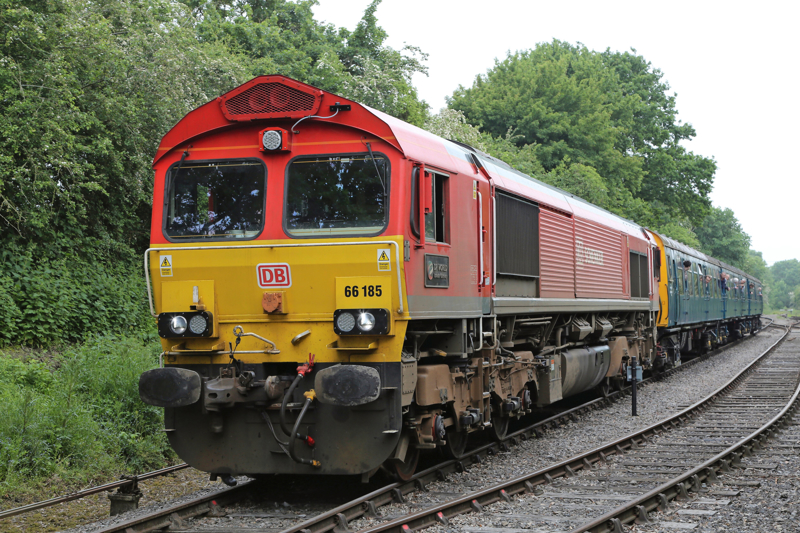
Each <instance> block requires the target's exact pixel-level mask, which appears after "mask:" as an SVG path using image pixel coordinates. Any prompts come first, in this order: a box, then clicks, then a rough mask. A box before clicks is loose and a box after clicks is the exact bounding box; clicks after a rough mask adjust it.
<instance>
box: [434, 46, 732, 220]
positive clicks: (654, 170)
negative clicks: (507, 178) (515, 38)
mask: <svg viewBox="0 0 800 533" xmlns="http://www.w3.org/2000/svg"><path fill="white" fill-rule="evenodd" d="M633 52H634V53H629V52H625V53H619V52H611V51H608V50H607V51H606V52H603V53H597V52H594V51H591V50H588V49H587V48H586V47H585V46H583V45H571V44H568V43H564V42H561V41H558V40H554V41H553V42H552V43H541V44H539V45H537V46H536V48H534V49H533V50H529V51H524V52H517V53H516V54H509V56H508V57H507V58H506V59H505V60H503V61H497V62H496V63H495V66H494V68H492V69H491V70H490V71H489V72H488V73H487V74H485V75H482V76H478V77H477V78H476V80H475V83H474V84H473V85H472V87H470V88H464V87H459V88H458V89H457V90H456V91H455V92H454V94H453V96H452V97H451V98H450V99H449V106H450V107H451V108H453V109H455V110H458V111H461V112H463V114H464V115H465V117H466V119H467V121H468V122H469V123H471V124H473V125H476V126H480V127H481V128H483V130H484V131H485V132H487V133H489V134H491V135H492V136H494V137H498V136H502V135H506V134H507V132H508V130H509V128H512V129H513V131H514V132H515V133H516V134H517V135H518V137H516V144H517V146H519V147H524V146H529V147H531V154H532V155H533V156H534V157H535V158H536V159H537V160H538V161H539V162H540V163H541V165H542V166H543V167H544V169H545V171H547V172H550V171H553V170H555V169H557V168H559V167H561V169H560V170H559V172H558V174H557V176H563V175H564V172H566V170H567V168H566V167H568V166H570V165H581V168H579V169H578V170H577V171H578V173H586V172H587V171H588V169H589V168H591V169H592V171H593V172H594V174H596V175H597V176H599V177H600V178H601V179H602V180H603V181H604V187H603V188H604V189H605V190H606V194H605V196H602V195H601V196H600V200H604V202H605V203H604V204H601V206H602V207H606V208H607V209H610V210H612V211H614V212H616V213H618V214H621V215H623V216H626V217H628V218H632V219H634V220H637V221H638V222H640V223H642V224H645V225H648V226H651V227H655V226H657V225H658V224H657V222H654V221H655V220H658V219H659V218H664V217H665V216H666V217H667V218H669V219H673V218H675V219H678V220H681V221H684V220H685V221H688V222H689V223H690V224H699V223H701V222H702V220H703V218H704V217H705V215H706V213H707V211H708V208H709V206H710V201H709V199H708V193H709V192H710V190H711V185H712V182H713V175H714V171H715V169H716V163H715V162H714V161H713V159H708V158H703V157H700V156H697V155H695V154H692V153H690V152H687V151H686V150H685V149H684V148H683V147H682V146H681V145H680V144H679V143H680V141H682V140H686V139H691V138H692V137H693V136H694V135H695V132H694V129H693V128H692V127H691V126H690V125H685V124H681V123H680V122H679V121H678V120H677V110H676V107H675V97H674V95H670V94H668V91H669V85H668V84H666V83H665V82H663V81H662V76H663V75H662V73H661V71H659V70H658V69H653V68H652V66H651V65H650V63H649V62H647V61H646V60H645V59H644V58H643V57H641V56H638V55H635V51H633ZM596 192H599V191H596ZM652 204H658V209H654V207H653V205H652ZM681 224H682V223H681ZM670 225H671V223H670V222H668V223H666V224H665V226H667V227H669V226H670Z"/></svg>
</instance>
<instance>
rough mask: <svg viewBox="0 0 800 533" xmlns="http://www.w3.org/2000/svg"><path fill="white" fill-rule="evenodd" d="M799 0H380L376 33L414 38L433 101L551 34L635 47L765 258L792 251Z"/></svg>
mask: <svg viewBox="0 0 800 533" xmlns="http://www.w3.org/2000/svg"><path fill="white" fill-rule="evenodd" d="M319 2H320V5H319V6H317V7H315V8H314V12H315V14H316V17H317V19H318V20H321V21H326V22H330V23H333V24H335V25H337V26H344V27H346V28H348V29H351V30H352V29H353V28H354V27H355V25H356V24H357V23H358V21H359V20H360V19H361V16H362V15H363V13H364V9H365V8H366V6H367V5H369V0H319ZM798 15H800V2H790V1H784V2H771V1H765V2H760V3H751V2H748V3H744V2H731V1H726V2H710V1H702V0H700V1H698V0H694V1H674V2H642V1H636V2H632V1H631V2H623V1H613V2H611V1H606V2H598V1H596V0H595V1H552V0H550V1H548V2H540V1H533V0H529V1H519V0H495V1H482V2H477V1H471V0H383V3H382V4H381V5H380V7H379V8H378V11H377V17H378V22H379V24H380V25H381V26H382V27H383V28H384V29H385V30H386V31H387V32H388V34H389V39H388V42H387V44H388V45H389V46H391V47H393V48H397V49H399V48H401V47H402V46H403V44H404V43H407V44H411V45H415V46H419V47H420V48H422V50H423V51H424V52H426V53H427V54H428V55H429V57H428V62H427V65H428V68H429V76H428V77H425V76H424V75H417V76H416V77H415V78H414V84H415V85H416V87H417V88H418V90H419V92H420V96H421V97H422V98H423V99H425V100H426V101H427V102H428V103H429V104H430V106H431V108H432V110H433V111H434V112H436V111H438V110H439V109H440V108H441V107H444V105H445V100H444V99H445V96H448V95H450V94H452V92H453V90H455V89H456V88H457V87H458V86H459V85H464V86H471V85H472V82H473V81H474V79H475V76H476V75H477V74H482V73H485V72H486V71H487V70H488V69H490V68H491V67H492V66H493V65H494V60H495V58H500V59H503V58H505V57H506V54H507V52H508V51H509V50H510V51H512V52H514V51H517V50H526V49H529V48H533V47H534V46H535V45H536V43H540V42H545V41H551V40H552V39H554V38H555V39H560V40H562V41H567V42H570V43H576V42H581V43H583V44H585V45H586V46H587V47H588V48H590V49H592V50H598V51H601V50H605V49H606V48H611V49H612V50H618V51H625V50H629V49H630V48H635V49H636V51H637V52H638V53H639V54H641V55H642V56H644V58H645V59H647V60H648V61H650V62H651V63H652V65H653V66H654V67H655V68H658V69H661V71H662V72H663V73H664V79H666V80H667V81H668V83H669V85H670V86H671V88H672V91H673V92H675V93H677V95H678V97H677V108H678V111H679V112H680V114H679V118H680V119H681V120H682V121H683V122H688V123H690V124H692V125H693V126H694V127H695V129H696V130H697V137H695V139H694V140H693V141H691V142H690V143H687V144H686V146H687V148H689V149H690V150H692V151H693V152H695V153H697V154H701V155H703V156H707V157H709V156H710V157H713V158H714V159H716V161H717V164H718V169H717V174H716V179H715V182H714V183H715V184H714V191H713V192H712V193H711V199H712V201H713V203H714V205H716V206H718V207H727V208H730V209H732V210H733V211H734V213H736V217H737V218H738V219H739V221H740V222H741V224H742V226H743V228H744V230H745V231H746V232H747V233H748V234H749V235H750V236H751V237H752V247H753V249H755V250H758V251H761V252H763V254H764V259H766V261H767V263H769V264H772V263H774V262H776V261H781V260H784V259H792V258H800V184H798V178H799V177H800V176H799V174H800V170H798V169H800V165H799V164H798V163H797V162H795V161H794V157H795V156H796V149H795V146H796V144H797V141H798V135H797V130H798V128H800V83H798V81H800V57H799V54H798V52H799V50H798V46H797V35H798V23H800V17H798Z"/></svg>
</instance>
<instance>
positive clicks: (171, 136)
mask: <svg viewBox="0 0 800 533" xmlns="http://www.w3.org/2000/svg"><path fill="white" fill-rule="evenodd" d="M260 87H270V88H272V89H269V90H274V89H275V88H277V90H279V91H280V92H281V93H280V95H279V98H283V99H285V98H294V96H295V95H300V97H301V98H300V99H301V100H303V102H302V104H301V105H294V102H291V101H290V105H288V106H286V105H284V107H283V108H280V107H279V104H282V103H284V104H285V102H284V100H281V101H280V102H279V103H278V104H276V105H278V107H273V108H270V109H269V110H268V112H264V111H263V109H266V108H268V107H269V105H270V102H271V100H270V99H271V98H272V96H271V95H270V93H269V92H268V90H266V89H265V90H262V91H261V93H258V92H255V93H254V91H258V90H259V88H260ZM287 94H288V95H289V96H287ZM248 95H250V102H249V104H248V103H247V96H248ZM255 97H257V98H256V103H257V104H258V105H263V108H262V109H253V99H254V98H255ZM243 99H244V101H243ZM259 99H260V100H259ZM272 103H274V102H272ZM340 103H341V104H343V105H349V106H350V110H348V111H344V112H341V113H339V112H337V113H336V114H335V116H333V117H328V118H326V122H327V123H334V124H341V125H345V126H348V127H352V128H357V129H360V130H362V131H364V132H366V133H369V134H371V135H374V136H375V137H377V138H379V139H381V140H383V141H385V142H387V143H389V144H391V145H392V146H394V147H395V148H397V149H398V150H400V151H401V152H402V153H403V154H404V155H405V157H406V158H408V159H411V160H416V161H421V162H425V164H426V165H430V166H432V167H438V168H439V169H441V170H445V171H450V172H463V173H473V174H476V173H478V172H479V170H478V169H477V168H476V165H475V160H474V159H473V157H474V158H477V159H478V160H479V162H480V164H481V165H482V166H483V168H484V169H485V170H486V172H487V173H488V175H489V176H490V177H491V178H492V180H493V181H494V182H495V184H496V185H498V186H499V187H500V189H501V190H507V191H509V192H511V193H515V194H518V195H520V196H523V197H527V198H530V199H532V200H533V201H536V202H538V203H540V204H543V205H546V206H549V207H551V208H554V209H556V210H560V211H562V212H565V213H567V214H570V215H579V216H581V217H583V218H586V219H589V220H594V221H597V222H601V223H603V224H605V225H607V226H610V227H613V228H614V229H617V230H618V231H622V232H624V233H626V234H628V235H631V236H633V237H636V238H638V239H642V238H644V240H649V239H650V237H649V236H648V235H647V232H646V230H645V229H644V228H643V227H642V226H640V225H638V224H636V223H635V222H632V221H630V220H628V219H626V218H623V217H621V216H619V215H616V214H614V213H611V212H610V211H606V210H605V209H603V208H601V207H598V206H596V205H594V204H591V203H589V202H587V201H586V200H584V199H582V198H579V197H577V196H575V195H573V194H570V193H568V192H566V191H564V190H561V189H559V188H558V187H554V186H552V185H549V184H547V183H544V182H542V181H539V180H537V179H535V178H533V177H531V176H528V175H527V174H523V173H522V172H520V171H518V170H517V169H515V168H513V167H511V165H509V164H507V163H506V162H504V161H502V160H500V159H497V158H495V157H492V156H490V155H489V154H486V153H484V152H481V151H480V150H476V149H475V148H473V147H471V146H469V145H466V144H463V143H459V142H456V141H450V140H447V139H444V138H442V137H439V136H437V135H434V134H432V133H430V132H428V131H426V130H423V129H422V128H418V127H417V126H414V125H412V124H409V123H407V122H403V121H402V120H400V119H397V118H395V117H392V116H390V115H387V114H386V113H383V112H381V111H378V110H376V109H372V108H370V107H368V106H365V105H363V104H359V103H358V102H354V101H352V100H349V99H347V98H343V97H341V96H337V95H335V94H332V93H329V92H327V91H322V90H320V89H317V88H316V87H312V86H310V85H307V84H305V83H302V82H299V81H296V80H293V79H291V78H288V77H286V76H281V75H270V76H258V77H256V78H253V79H252V80H250V81H249V82H247V83H245V84H243V85H241V86H239V87H237V88H235V89H233V90H231V91H229V92H227V93H225V94H224V95H222V96H220V97H218V98H215V99H214V100H212V101H210V102H208V103H206V104H204V105H202V106H200V107H198V108H196V109H194V110H193V111H190V112H189V113H187V114H186V116H184V117H183V118H182V119H181V120H180V121H179V122H178V123H177V124H176V125H175V126H174V127H173V128H172V129H170V131H169V132H167V134H166V135H164V137H163V138H162V139H161V143H160V144H159V147H158V150H157V152H156V155H155V157H154V159H153V166H154V167H155V166H156V164H157V163H158V161H159V160H160V159H162V158H163V157H164V156H165V155H167V154H168V153H170V152H172V151H174V150H183V149H185V147H186V146H188V144H189V142H190V141H192V140H193V139H196V138H198V137H200V136H203V135H206V134H209V133H212V132H217V131H222V130H225V129H230V128H235V127H236V126H237V125H239V124H240V123H242V122H244V123H248V122H251V121H257V120H266V119H291V120H293V121H294V120H296V119H299V118H302V117H307V116H308V115H317V110H319V113H320V114H326V115H327V114H328V113H327V110H328V107H333V106H334V104H336V105H338V104H340ZM248 105H249V106H250V108H249V109H245V110H244V111H242V109H243V107H244V108H247V107H248ZM303 106H306V107H303ZM236 115H238V116H236ZM245 121H246V122H245ZM239 148H241V147H239ZM661 238H662V239H663V240H664V242H665V243H669V246H670V247H671V248H674V249H676V250H680V251H682V252H684V253H686V254H687V255H691V256H693V257H697V258H700V259H703V260H705V261H707V262H709V263H712V264H714V265H717V266H720V267H722V268H725V269H727V270H729V271H731V272H735V273H737V274H739V275H741V276H747V274H745V273H744V272H742V271H741V270H739V269H738V268H736V267H733V266H730V265H727V264H725V263H723V262H721V261H719V260H717V259H714V258H713V257H709V256H707V255H705V254H704V253H702V252H699V251H697V250H694V249H693V248H690V247H688V246H686V245H684V244H682V243H679V242H678V241H675V240H673V239H669V238H667V237H664V236H661ZM748 277H751V278H752V276H748ZM753 279H755V278H753Z"/></svg>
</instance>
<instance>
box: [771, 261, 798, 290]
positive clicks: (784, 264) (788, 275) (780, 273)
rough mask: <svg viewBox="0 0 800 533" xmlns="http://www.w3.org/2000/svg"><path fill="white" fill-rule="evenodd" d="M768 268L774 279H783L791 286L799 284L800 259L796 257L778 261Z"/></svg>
mask: <svg viewBox="0 0 800 533" xmlns="http://www.w3.org/2000/svg"><path fill="white" fill-rule="evenodd" d="M770 270H772V276H773V277H774V278H775V281H783V282H784V283H786V284H787V285H789V286H791V287H794V286H797V285H800V261H798V260H797V259H787V260H786V261H778V262H777V263H775V264H774V265H772V267H771V269H770Z"/></svg>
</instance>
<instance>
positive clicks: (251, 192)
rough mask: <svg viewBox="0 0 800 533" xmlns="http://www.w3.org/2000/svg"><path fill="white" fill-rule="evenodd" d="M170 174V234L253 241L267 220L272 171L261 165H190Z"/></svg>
mask: <svg viewBox="0 0 800 533" xmlns="http://www.w3.org/2000/svg"><path fill="white" fill-rule="evenodd" d="M177 169H178V167H177V165H176V166H175V167H174V168H173V169H172V170H171V171H170V179H169V181H168V188H167V197H166V201H167V217H166V226H165V233H166V234H167V236H168V237H170V238H172V239H175V240H182V239H186V240H188V239H251V238H254V237H256V236H257V235H258V234H259V233H260V232H261V228H262V226H263V221H264V197H265V192H266V191H265V186H266V169H265V167H264V165H263V164H261V163H260V162H258V161H213V162H203V163H194V162H191V163H190V162H184V163H183V164H182V165H180V170H178V172H177V176H176V175H175V171H176V170H177Z"/></svg>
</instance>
